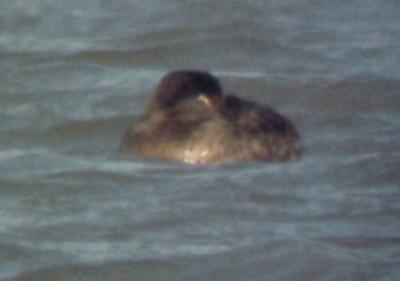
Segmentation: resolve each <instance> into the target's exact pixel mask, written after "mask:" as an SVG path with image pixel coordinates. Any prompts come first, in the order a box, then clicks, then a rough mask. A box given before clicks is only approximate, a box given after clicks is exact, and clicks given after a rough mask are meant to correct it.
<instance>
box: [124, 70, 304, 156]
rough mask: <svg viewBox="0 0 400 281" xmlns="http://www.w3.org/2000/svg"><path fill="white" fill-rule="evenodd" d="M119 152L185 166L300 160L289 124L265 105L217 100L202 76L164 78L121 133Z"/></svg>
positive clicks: (214, 84)
mask: <svg viewBox="0 0 400 281" xmlns="http://www.w3.org/2000/svg"><path fill="white" fill-rule="evenodd" d="M120 150H121V152H123V153H132V154H135V155H140V156H144V157H149V158H159V159H170V160H177V161H182V162H186V163H190V164H208V163H226V162H236V161H243V160H265V161H283V160H293V159H297V158H298V157H299V155H300V144H299V134H298V132H297V130H296V128H295V127H294V125H293V124H292V123H291V122H290V121H289V120H288V119H286V118H285V117H283V116H282V115H281V114H279V113H278V112H276V111H275V110H273V109H272V108H270V107H268V106H259V105H257V104H255V103H253V102H251V101H247V100H244V99H243V98H240V97H237V96H234V95H225V96H224V95H223V92H222V88H221V85H220V83H219V81H218V79H217V78H216V77H214V76H213V75H211V74H210V73H207V72H204V71H195V70H179V71H173V72H170V73H168V74H166V75H165V76H164V77H163V78H162V79H161V81H160V82H159V84H158V86H157V88H156V91H155V95H154V97H153V99H152V100H151V102H150V104H149V106H148V108H147V110H146V111H145V113H144V115H143V116H142V117H141V118H140V119H139V120H137V121H136V122H135V123H134V124H133V125H132V126H131V127H130V128H129V129H128V130H127V132H126V133H125V135H124V136H123V139H122V143H121V147H120Z"/></svg>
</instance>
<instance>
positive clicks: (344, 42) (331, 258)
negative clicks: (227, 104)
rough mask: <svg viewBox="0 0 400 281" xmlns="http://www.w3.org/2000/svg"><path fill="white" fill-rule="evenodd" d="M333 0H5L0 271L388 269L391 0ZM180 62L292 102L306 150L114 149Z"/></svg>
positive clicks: (288, 106) (367, 272) (255, 96)
mask: <svg viewBox="0 0 400 281" xmlns="http://www.w3.org/2000/svg"><path fill="white" fill-rule="evenodd" d="M343 7H344V6H343V5H336V4H332V3H314V2H313V1H308V0H296V1H292V2H290V3H289V2H287V1H269V2H268V3H264V2H257V1H250V2H244V1H230V2H229V3H228V2H218V3H215V2H209V1H203V2H201V3H192V2H185V1H176V2H169V3H167V2H163V1H157V2H152V4H151V5H150V4H148V3H144V2H139V1H134V0H126V1H120V2H118V3H111V2H109V3H108V2H107V3H106V2H104V1H92V2H90V3H81V1H58V2H53V1H47V0H46V1H39V0H34V1H23V0H21V1H20V0H18V1H8V2H5V3H2V9H1V11H0V23H1V24H0V58H1V59H0V73H1V75H0V118H1V120H3V121H2V122H0V194H1V196H0V249H1V250H0V261H1V262H0V278H1V279H3V278H4V279H7V280H75V279H85V280H161V279H162V280H265V278H267V277H266V276H268V279H271V280H397V279H396V277H397V276H398V274H399V269H398V268H399V263H400V260H399V258H400V257H399V253H398V246H399V241H400V240H399V239H400V238H399V235H398V233H399V224H398V212H399V206H398V199H399V196H400V193H399V190H398V183H399V182H400V179H399V173H398V168H397V167H399V166H400V161H399V159H400V157H399V156H400V155H399V152H398V150H399V145H398V139H399V132H400V130H399V129H400V128H399V122H398V120H399V117H400V115H399V111H398V104H399V103H400V100H399V95H398V89H399V87H400V85H399V82H398V80H399V76H398V73H399V68H398V64H397V63H396V59H397V58H398V55H399V54H398V48H397V41H398V40H397V39H398V37H399V31H398V28H397V27H398V24H399V20H398V18H399V17H398V15H397V11H398V10H399V9H398V8H399V7H398V4H397V3H395V2H393V1H392V2H388V1H387V2H386V3H381V4H379V5H378V4H377V2H375V1H372V0H367V1H357V0H352V1H350V2H348V3H346V9H344V8H343ZM396 40H397V41H396ZM176 68H203V69H207V70H210V71H212V72H213V73H214V74H215V75H217V76H218V77H219V78H220V79H221V81H222V84H223V86H224V88H225V91H226V92H233V93H235V94H237V95H239V96H244V97H246V98H249V99H252V100H255V101H257V102H259V103H264V104H269V105H271V106H273V107H276V108H277V109H278V110H279V111H280V112H282V113H284V114H285V115H286V116H288V117H290V119H291V120H293V121H294V123H295V124H296V125H297V126H298V128H299V131H300V133H301V135H302V142H303V146H304V156H303V158H302V159H301V161H299V162H295V163H281V164H271V163H256V162H251V163H239V164H234V165H227V166H207V167H192V166H185V165H182V164H180V163H171V162H162V161H154V160H145V159H140V158H138V157H132V156H126V155H119V154H118V153H117V148H118V145H119V142H120V138H121V136H122V134H123V131H124V130H125V129H126V128H127V126H128V125H129V123H130V122H131V120H132V118H136V117H138V116H139V115H140V114H141V112H142V111H143V109H144V107H145V106H146V103H147V102H148V100H149V96H150V95H151V92H152V90H153V87H154V85H155V83H157V81H158V79H159V78H160V77H161V76H162V75H163V74H164V73H165V72H167V71H169V70H171V69H176Z"/></svg>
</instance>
